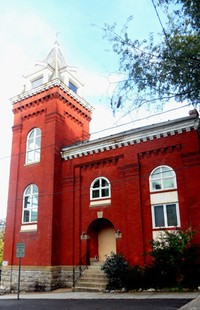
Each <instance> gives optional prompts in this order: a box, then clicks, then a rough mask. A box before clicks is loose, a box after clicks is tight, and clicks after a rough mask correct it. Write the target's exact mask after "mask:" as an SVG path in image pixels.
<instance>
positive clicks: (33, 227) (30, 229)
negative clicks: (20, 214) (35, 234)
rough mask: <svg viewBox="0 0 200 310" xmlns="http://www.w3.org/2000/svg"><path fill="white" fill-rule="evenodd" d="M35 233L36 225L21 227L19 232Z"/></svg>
mask: <svg viewBox="0 0 200 310" xmlns="http://www.w3.org/2000/svg"><path fill="white" fill-rule="evenodd" d="M32 231H37V224H28V225H22V226H21V230H20V232H32Z"/></svg>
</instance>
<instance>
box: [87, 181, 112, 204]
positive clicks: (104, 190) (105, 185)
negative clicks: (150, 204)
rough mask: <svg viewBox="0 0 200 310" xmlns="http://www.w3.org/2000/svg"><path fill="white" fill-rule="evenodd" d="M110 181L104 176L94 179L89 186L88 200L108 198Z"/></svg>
mask: <svg viewBox="0 0 200 310" xmlns="http://www.w3.org/2000/svg"><path fill="white" fill-rule="evenodd" d="M110 190H111V189H110V182H109V181H108V179H106V178H104V177H99V178H97V179H95V180H94V181H93V182H92V184H91V186H90V200H94V199H102V198H110V195H111V193H110Z"/></svg>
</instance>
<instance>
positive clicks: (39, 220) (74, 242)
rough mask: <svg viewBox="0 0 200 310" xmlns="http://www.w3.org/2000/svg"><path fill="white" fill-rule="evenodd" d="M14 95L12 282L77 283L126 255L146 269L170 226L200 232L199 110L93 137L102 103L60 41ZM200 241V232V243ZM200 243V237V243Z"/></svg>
mask: <svg viewBox="0 0 200 310" xmlns="http://www.w3.org/2000/svg"><path fill="white" fill-rule="evenodd" d="M26 81H27V82H26V85H25V89H24V91H23V92H22V93H21V94H20V95H18V96H16V97H14V98H12V99H11V101H12V103H13V113H14V125H13V143H12V154H11V168H10V185H9V197H8V212H7V225H6V237H5V250H4V267H3V271H2V284H3V285H6V286H7V288H12V287H15V286H16V283H17V268H18V267H17V265H18V258H16V244H17V243H24V244H25V257H24V258H23V259H22V287H23V289H26V290H32V289H34V287H35V284H36V282H39V283H40V282H41V283H45V289H46V290H49V289H52V288H55V287H59V286H67V285H71V284H72V273H73V272H72V271H73V267H74V266H76V265H78V264H80V261H81V259H82V258H84V257H87V263H88V264H89V263H90V262H91V261H95V260H100V261H103V260H104V259H105V255H106V254H108V255H109V254H110V253H111V251H113V252H121V253H123V254H124V255H125V256H126V258H127V260H128V262H129V263H130V264H139V265H143V264H145V263H148V261H149V258H148V257H147V256H146V255H145V253H147V252H148V251H149V249H150V244H149V242H150V241H151V240H152V238H155V237H156V236H157V234H158V233H159V232H160V231H162V230H164V229H168V230H175V229H177V228H182V229H186V228H188V227H190V226H192V227H193V228H194V229H196V228H198V226H199V217H200V209H199V201H200V191H199V175H200V143H199V142H200V140H199V118H198V113H197V111H196V110H194V111H192V112H191V113H190V115H189V116H187V117H184V118H180V119H176V120H173V121H168V122H163V123H159V124H154V125H149V126H144V127H141V128H136V129H132V130H128V131H125V132H121V133H118V134H114V135H111V136H107V137H104V138H99V139H96V140H90V132H89V123H90V120H91V114H92V110H93V108H92V106H91V105H90V104H89V103H88V102H86V101H85V100H84V99H83V98H82V94H81V88H82V84H81V83H80V81H79V79H78V77H77V74H76V71H75V70H74V68H72V67H69V66H68V65H67V63H66V61H65V59H64V57H63V55H62V53H61V52H60V49H59V46H58V44H57V43H55V46H54V47H53V49H52V51H51V52H50V53H49V55H48V56H47V58H46V59H45V60H44V62H43V63H41V65H40V66H37V68H36V71H35V72H34V73H33V74H31V75H29V76H27V78H26ZM196 238H197V239H198V235H197V237H196ZM197 241H200V240H197Z"/></svg>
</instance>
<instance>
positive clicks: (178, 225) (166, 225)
mask: <svg viewBox="0 0 200 310" xmlns="http://www.w3.org/2000/svg"><path fill="white" fill-rule="evenodd" d="M168 205H175V206H176V220H177V225H176V226H170V225H168V217H167V206H168ZM158 206H163V215H164V226H156V223H155V211H154V210H155V207H158ZM151 212H152V221H153V228H154V229H159V228H173V227H180V214H179V205H178V202H169V203H159V204H155V205H152V206H151Z"/></svg>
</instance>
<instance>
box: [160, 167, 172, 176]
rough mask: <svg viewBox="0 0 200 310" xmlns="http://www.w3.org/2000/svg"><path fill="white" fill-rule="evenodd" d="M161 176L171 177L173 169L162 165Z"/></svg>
mask: <svg viewBox="0 0 200 310" xmlns="http://www.w3.org/2000/svg"><path fill="white" fill-rule="evenodd" d="M162 171H163V177H164V178H165V177H171V176H173V175H174V173H173V170H171V169H169V168H168V167H163V169H162Z"/></svg>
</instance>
